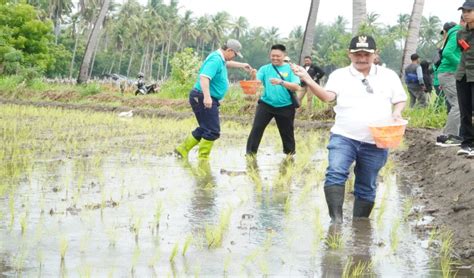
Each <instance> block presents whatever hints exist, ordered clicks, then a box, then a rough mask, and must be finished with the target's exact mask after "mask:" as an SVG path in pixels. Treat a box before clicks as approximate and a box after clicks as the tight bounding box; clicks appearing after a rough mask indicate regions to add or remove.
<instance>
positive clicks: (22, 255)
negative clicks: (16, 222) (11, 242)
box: [13, 245, 27, 276]
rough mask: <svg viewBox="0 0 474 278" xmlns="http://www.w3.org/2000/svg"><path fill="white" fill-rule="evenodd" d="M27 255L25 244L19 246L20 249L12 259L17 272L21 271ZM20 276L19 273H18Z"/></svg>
mask: <svg viewBox="0 0 474 278" xmlns="http://www.w3.org/2000/svg"><path fill="white" fill-rule="evenodd" d="M26 256H27V250H26V247H25V246H23V245H22V246H21V247H20V250H19V251H18V253H17V254H16V255H15V257H14V259H13V266H14V269H15V270H16V272H17V273H18V274H19V273H21V272H22V270H23V268H24V266H25V260H26ZM20 276H21V275H20Z"/></svg>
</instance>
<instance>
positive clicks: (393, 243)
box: [390, 219, 400, 252]
mask: <svg viewBox="0 0 474 278" xmlns="http://www.w3.org/2000/svg"><path fill="white" fill-rule="evenodd" d="M399 228H400V219H395V220H394V222H393V224H392V229H391V230H390V248H391V250H392V252H395V251H396V250H397V248H398V243H399V242H400V237H399Z"/></svg>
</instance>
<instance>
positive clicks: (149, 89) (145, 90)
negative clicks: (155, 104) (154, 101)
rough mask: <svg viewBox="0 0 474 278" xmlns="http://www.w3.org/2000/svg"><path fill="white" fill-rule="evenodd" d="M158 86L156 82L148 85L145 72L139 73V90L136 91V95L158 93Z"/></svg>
mask: <svg viewBox="0 0 474 278" xmlns="http://www.w3.org/2000/svg"><path fill="white" fill-rule="evenodd" d="M157 87H158V86H157V85H156V84H155V83H153V84H149V85H146V84H145V80H144V75H143V73H139V74H138V80H137V90H136V91H135V95H136V96H137V95H148V94H152V93H156V91H157Z"/></svg>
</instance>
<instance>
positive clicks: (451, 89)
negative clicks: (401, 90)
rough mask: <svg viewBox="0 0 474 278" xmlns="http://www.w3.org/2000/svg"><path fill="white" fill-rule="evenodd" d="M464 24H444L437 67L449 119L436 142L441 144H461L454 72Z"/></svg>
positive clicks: (458, 56)
mask: <svg viewBox="0 0 474 278" xmlns="http://www.w3.org/2000/svg"><path fill="white" fill-rule="evenodd" d="M461 28H462V26H461V25H459V24H456V23H455V22H446V23H445V24H444V25H443V30H444V32H445V34H446V35H445V36H446V39H445V43H444V47H443V49H442V52H441V63H440V65H439V66H438V68H437V69H436V72H437V73H438V80H439V85H440V87H441V89H442V90H443V92H444V95H445V97H446V101H447V102H448V103H449V107H450V110H449V113H448V119H447V120H446V125H445V126H444V129H443V134H441V135H439V136H438V137H437V138H436V142H437V143H440V144H447V143H448V144H449V145H460V144H461V137H459V127H460V125H461V122H460V120H459V116H460V114H459V105H458V97H457V90H456V78H455V77H454V74H455V73H456V69H457V67H458V65H459V61H460V60H461V49H460V48H459V47H458V42H457V40H456V34H457V32H458V31H459V30H461Z"/></svg>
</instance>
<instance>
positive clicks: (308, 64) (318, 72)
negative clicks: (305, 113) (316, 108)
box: [297, 56, 325, 111]
mask: <svg viewBox="0 0 474 278" xmlns="http://www.w3.org/2000/svg"><path fill="white" fill-rule="evenodd" d="M303 68H305V69H306V71H307V72H308V74H309V76H311V78H312V79H313V80H314V81H315V82H316V83H318V84H319V81H320V80H321V78H322V77H323V76H324V74H325V72H324V71H323V70H322V69H321V68H320V67H318V66H316V65H314V64H313V61H312V59H311V57H310V56H306V57H304V65H303ZM307 91H308V87H307V86H306V84H305V83H304V82H301V90H299V91H298V92H297V93H298V98H299V100H300V103H302V100H303V98H304V96H305V95H306V92H307ZM306 99H307V103H308V110H309V111H311V110H312V108H313V94H311V93H309V94H308V96H307V98H306Z"/></svg>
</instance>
